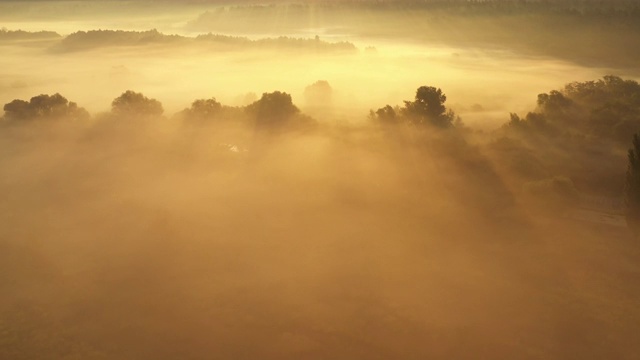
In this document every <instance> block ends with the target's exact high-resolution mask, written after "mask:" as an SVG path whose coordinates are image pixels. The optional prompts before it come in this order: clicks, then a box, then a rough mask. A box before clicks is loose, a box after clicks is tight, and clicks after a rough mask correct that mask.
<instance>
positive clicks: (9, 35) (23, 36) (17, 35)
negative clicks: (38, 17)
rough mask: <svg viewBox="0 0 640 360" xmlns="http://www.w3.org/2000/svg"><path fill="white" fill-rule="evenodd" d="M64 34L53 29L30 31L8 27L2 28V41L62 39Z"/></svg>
mask: <svg viewBox="0 0 640 360" xmlns="http://www.w3.org/2000/svg"><path fill="white" fill-rule="evenodd" d="M61 37H62V36H61V35H60V34H58V33H56V32H53V31H37V32H30V31H24V30H9V29H7V28H4V27H3V28H1V29H0V41H12V40H51V39H60V38H61Z"/></svg>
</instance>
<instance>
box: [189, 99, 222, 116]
mask: <svg viewBox="0 0 640 360" xmlns="http://www.w3.org/2000/svg"><path fill="white" fill-rule="evenodd" d="M221 111H222V104H220V103H219V102H218V101H217V100H216V98H211V99H199V100H196V101H194V102H193V103H192V104H191V107H190V108H188V109H185V110H184V111H183V114H184V115H185V117H186V118H189V119H198V120H203V119H212V118H214V117H216V116H217V115H218V114H220V112H221Z"/></svg>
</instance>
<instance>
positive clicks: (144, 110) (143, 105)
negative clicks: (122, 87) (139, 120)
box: [111, 90, 164, 117]
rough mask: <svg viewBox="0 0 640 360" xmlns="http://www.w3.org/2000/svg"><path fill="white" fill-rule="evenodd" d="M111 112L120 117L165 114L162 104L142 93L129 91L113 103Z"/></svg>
mask: <svg viewBox="0 0 640 360" xmlns="http://www.w3.org/2000/svg"><path fill="white" fill-rule="evenodd" d="M111 112H112V113H113V114H114V115H119V116H148V117H153V116H160V115H162V113H163V112H164V110H163V108H162V104H161V103H160V102H159V101H158V100H156V99H150V98H148V97H146V96H144V95H143V94H141V93H137V92H133V91H131V90H127V91H125V92H124V93H122V95H120V96H119V97H117V98H115V99H114V100H113V102H112V103H111Z"/></svg>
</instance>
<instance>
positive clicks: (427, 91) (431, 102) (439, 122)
mask: <svg viewBox="0 0 640 360" xmlns="http://www.w3.org/2000/svg"><path fill="white" fill-rule="evenodd" d="M446 101H447V96H446V95H445V94H444V93H443V92H442V90H441V89H439V88H435V87H433V86H421V87H419V88H418V90H417V91H416V96H415V99H414V100H413V101H405V102H404V104H405V108H404V109H403V113H404V115H405V116H406V117H407V119H408V120H409V121H411V122H413V123H415V124H432V125H436V126H438V127H449V126H451V125H452V124H453V120H454V118H455V114H454V113H453V111H447V108H446V107H445V106H444V103H445V102H446Z"/></svg>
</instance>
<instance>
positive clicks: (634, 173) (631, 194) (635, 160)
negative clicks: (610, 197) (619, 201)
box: [625, 134, 640, 234]
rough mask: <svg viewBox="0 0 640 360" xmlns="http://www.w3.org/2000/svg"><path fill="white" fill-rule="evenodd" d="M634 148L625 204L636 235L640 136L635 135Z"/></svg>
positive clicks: (639, 212) (639, 211)
mask: <svg viewBox="0 0 640 360" xmlns="http://www.w3.org/2000/svg"><path fill="white" fill-rule="evenodd" d="M632 143H633V147H632V148H631V149H629V154H628V159H629V162H628V165H627V179H626V183H625V203H626V206H627V223H628V224H629V227H630V228H631V229H632V230H633V231H634V232H635V233H636V234H638V232H639V231H640V136H638V134H634V135H633V141H632Z"/></svg>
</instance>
